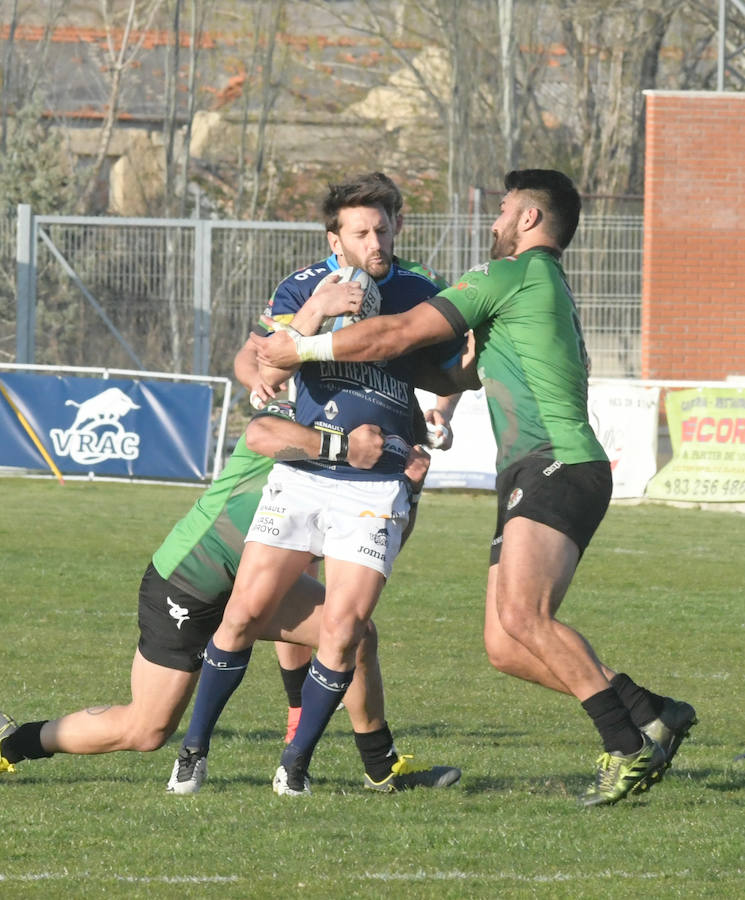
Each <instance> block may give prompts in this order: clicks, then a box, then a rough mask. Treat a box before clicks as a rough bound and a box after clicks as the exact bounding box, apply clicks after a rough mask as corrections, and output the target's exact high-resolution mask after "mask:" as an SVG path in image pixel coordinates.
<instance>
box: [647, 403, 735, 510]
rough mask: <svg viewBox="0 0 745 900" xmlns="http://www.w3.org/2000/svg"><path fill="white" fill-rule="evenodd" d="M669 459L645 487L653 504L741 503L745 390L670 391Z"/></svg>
mask: <svg viewBox="0 0 745 900" xmlns="http://www.w3.org/2000/svg"><path fill="white" fill-rule="evenodd" d="M665 409H666V412H667V422H668V427H669V429H670V443H671V444H672V450H673V458H672V460H671V461H670V462H669V463H668V464H667V465H666V466H664V467H663V468H662V469H660V471H659V472H658V473H657V475H656V476H655V477H654V478H653V479H652V480H651V481H650V483H649V485H648V486H647V496H648V497H650V498H652V499H654V500H683V501H685V500H688V501H692V502H707V503H711V502H714V503H716V502H720V501H721V502H727V501H729V502H732V501H739V502H740V503H742V502H743V501H745V389H743V388H694V389H691V390H683V391H670V392H669V393H668V394H667V397H666V402H665Z"/></svg>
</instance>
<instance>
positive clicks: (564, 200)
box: [504, 169, 582, 250]
mask: <svg viewBox="0 0 745 900" xmlns="http://www.w3.org/2000/svg"><path fill="white" fill-rule="evenodd" d="M504 186H505V188H506V189H507V190H508V191H526V192H529V193H531V194H533V196H534V199H535V204H536V206H538V207H539V208H540V209H541V212H542V213H543V214H544V215H545V216H546V219H547V220H548V227H549V229H550V230H551V231H552V232H553V235H554V237H555V238H556V243H557V244H558V245H559V246H560V247H561V249H562V250H563V249H564V248H565V247H568V246H569V243H570V241H571V240H572V238H573V237H574V232H575V231H576V230H577V224H578V223H579V214H580V210H581V209H582V201H581V200H580V196H579V193H578V191H577V188H576V187H575V186H574V182H573V181H572V179H571V178H569V177H568V176H566V175H565V174H564V173H563V172H557V171H556V170H555V169H515V170H513V171H512V172H508V173H507V174H506V175H505V176H504Z"/></svg>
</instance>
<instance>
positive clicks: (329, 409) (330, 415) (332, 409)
mask: <svg viewBox="0 0 745 900" xmlns="http://www.w3.org/2000/svg"><path fill="white" fill-rule="evenodd" d="M323 414H324V415H325V416H326V418H327V419H328V420H329V422H333V420H334V419H335V418H336V417H337V416H338V415H339V407H338V406H337V405H336V403H334V401H333V400H329V402H328V403H327V404H326V405H325V406H324V407H323Z"/></svg>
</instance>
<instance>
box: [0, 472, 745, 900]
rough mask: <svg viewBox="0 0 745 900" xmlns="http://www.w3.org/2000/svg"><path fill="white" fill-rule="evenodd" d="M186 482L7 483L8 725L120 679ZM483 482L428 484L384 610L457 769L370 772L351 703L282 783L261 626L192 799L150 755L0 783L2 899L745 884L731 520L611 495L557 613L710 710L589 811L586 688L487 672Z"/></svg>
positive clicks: (392, 663) (407, 702)
mask: <svg viewBox="0 0 745 900" xmlns="http://www.w3.org/2000/svg"><path fill="white" fill-rule="evenodd" d="M195 496H196V491H195V490H192V489H189V488H175V487H174V488H169V487H159V486H140V485H112V484H96V483H71V484H67V485H66V486H64V487H61V486H59V485H58V484H56V482H52V481H29V480H23V479H7V478H6V479H0V540H1V543H0V567H1V570H2V575H3V586H4V590H3V593H4V597H3V600H4V602H3V603H2V607H0V634H1V635H2V660H1V661H0V708H2V709H4V710H6V711H7V712H10V713H11V714H12V715H14V716H15V717H16V718H17V719H18V720H19V721H21V720H22V721H28V720H34V719H40V718H51V717H55V716H58V715H60V714H62V713H65V712H69V711H71V710H73V709H77V708H79V707H83V706H90V705H95V704H100V703H107V702H122V701H126V700H127V698H128V678H129V663H130V661H131V657H132V652H133V650H134V647H135V644H136V639H137V617H136V597H137V588H138V585H139V580H140V576H141V574H142V572H143V570H144V568H145V565H146V564H147V562H148V560H149V556H150V554H151V552H152V551H153V550H154V549H155V547H156V546H157V545H158V543H159V541H160V540H161V539H162V537H163V536H164V535H165V533H166V532H167V531H168V529H169V528H170V526H171V524H172V523H173V521H175V519H176V518H177V517H178V516H179V515H180V514H181V513H182V512H183V511H185V509H186V508H187V507H188V506H189V504H190V503H191V501H192V500H193V498H194V497H195ZM493 523H494V499H493V497H490V496H486V495H470V494H451V493H448V494H436V493H434V492H431V493H428V494H426V495H425V497H424V498H423V500H422V504H421V511H420V518H419V522H418V525H417V528H416V530H415V532H414V535H413V536H412V538H411V540H410V542H409V544H408V545H407V547H406V548H405V550H404V551H403V553H402V555H401V557H400V558H399V560H398V563H397V569H396V571H395V572H394V575H393V577H392V579H391V582H390V584H389V585H388V587H387V588H386V591H385V593H384V595H383V598H382V600H381V603H380V605H379V608H378V611H377V613H376V616H375V620H376V623H377V625H378V629H379V632H380V639H381V661H382V666H383V674H384V677H385V680H386V700H387V707H388V719H389V722H390V724H391V727H392V729H393V732H394V735H395V736H396V740H397V745H398V747H399V749H400V750H401V751H403V752H415V753H416V754H417V755H418V756H420V757H425V758H427V759H429V760H431V761H432V762H447V763H453V764H457V765H459V766H461V767H462V769H463V779H462V781H461V783H460V785H458V786H456V787H454V788H451V789H449V790H443V791H430V792H427V791H425V790H419V791H414V792H411V793H406V794H397V795H392V796H382V795H377V794H375V795H373V794H370V793H368V792H363V790H362V788H361V782H362V771H361V765H360V762H359V757H358V756H357V752H356V750H355V748H354V742H353V740H352V737H351V731H350V727H349V721H348V718H347V716H346V713H344V712H343V711H341V712H338V713H337V714H336V715H335V717H334V718H333V720H332V722H331V724H330V726H329V729H328V731H327V733H326V735H325V736H324V738H323V739H322V741H321V743H320V744H319V747H318V750H317V752H316V756H315V758H314V761H313V766H312V774H313V776H314V794H313V796H312V797H311V798H307V799H306V798H302V799H299V800H296V801H292V800H288V798H278V797H276V796H275V795H274V794H273V793H272V791H271V787H270V779H271V775H272V774H273V771H274V768H275V767H276V765H277V760H278V755H279V752H280V749H281V739H282V734H283V728H284V719H285V700H284V695H283V692H282V688H281V683H280V679H279V676H278V672H277V666H276V660H275V658H274V655H273V649H272V647H271V646H270V645H268V644H264V645H261V646H260V647H259V648H258V649H257V651H256V652H255V654H254V659H253V661H252V663H251V667H250V670H249V674H248V676H247V677H246V679H245V681H244V683H243V685H242V687H241V689H240V691H239V692H238V694H236V696H235V697H234V699H233V702H232V703H231V705H230V706H229V707H228V708H227V710H226V711H225V714H224V715H223V718H222V720H221V722H220V725H219V727H218V731H217V734H216V738H215V740H214V742H213V745H212V752H211V754H210V769H211V772H210V779H209V781H208V782H207V785H206V786H205V788H204V789H203V790H202V792H201V793H200V794H199V795H198V796H196V797H176V796H171V795H167V794H166V793H165V790H164V788H165V783H166V781H167V779H168V775H169V773H170V769H171V766H172V764H173V759H174V757H175V753H176V751H177V747H178V740H179V739H180V736H181V733H180V732H179V733H177V735H176V736H175V737H174V738H173V740H172V741H171V743H170V744H169V745H168V746H166V747H165V748H163V749H162V750H159V751H157V752H155V753H151V754H135V753H120V754H111V755H108V756H100V757H70V756H59V755H58V756H55V757H54V758H53V759H49V760H41V761H38V762H27V763H22V764H21V765H20V766H19V767H18V772H17V774H15V775H5V776H0V819H1V822H2V825H1V826H0V893H1V894H2V896H3V897H4V898H5V897H8V898H26V897H46V898H48V897H53V898H56V897H64V898H68V897H70V898H84V897H100V896H103V895H106V896H107V897H128V898H129V897H148V898H192V897H194V898H196V897H200V898H201V897H220V898H221V900H222V898H225V900H232V898H275V897H276V898H279V897H285V898H287V897H304V898H309V900H315V898H319V900H320V898H325V900H336V898H352V897H362V898H378V897H381V896H386V895H387V896H390V897H394V898H487V897H500V898H502V897H504V898H513V897H515V898H523V897H540V898H577V897H589V898H596V897H597V898H637V897H641V896H645V897H655V898H659V897H717V898H719V897H745V763H742V762H733V758H734V757H735V756H736V755H737V754H739V753H741V752H742V751H744V750H745V715H744V714H743V701H742V693H743V656H744V653H743V651H744V648H745V602H744V597H745V590H744V588H745V575H744V574H743V561H742V560H743V555H742V554H743V550H742V548H743V547H744V546H745V516H742V515H737V514H731V513H726V512H709V511H702V510H697V509H672V508H663V507H655V506H647V505H645V506H633V507H632V506H613V507H612V508H611V510H610V512H609V513H608V516H607V517H606V520H605V522H604V523H603V525H602V527H601V529H600V531H599V532H598V535H597V536H596V538H595V541H594V542H593V544H592V545H591V547H590V549H589V550H588V552H587V554H586V556H585V559H584V561H583V563H582V565H581V567H580V569H579V572H578V574H577V577H576V580H575V583H574V586H573V588H572V589H571V591H570V594H569V596H568V598H567V600H566V602H565V605H564V610H563V617H564V619H565V620H566V621H568V622H570V623H571V624H573V625H575V626H576V627H578V628H579V629H580V630H581V631H583V632H584V633H585V634H586V636H587V637H588V638H589V639H590V640H591V641H592V643H593V644H594V646H595V648H596V650H597V651H598V652H599V654H600V655H601V656H602V658H603V659H604V660H605V661H606V662H607V663H608V664H609V665H611V666H613V667H615V668H617V669H619V670H621V671H626V672H628V673H629V674H630V675H631V676H632V677H634V678H636V680H638V681H639V682H640V683H642V684H645V685H647V686H648V687H651V688H653V689H655V690H657V691H660V692H662V693H669V694H671V695H673V696H675V697H678V698H683V699H686V700H688V701H689V702H691V703H693V704H694V705H695V706H696V708H697V710H698V714H699V720H700V724H699V725H698V726H697V727H696V728H695V729H694V730H693V732H692V736H691V739H690V740H689V741H687V742H685V743H684V744H683V747H682V749H681V751H680V752H679V754H678V756H677V758H676V762H675V765H674V767H673V768H672V769H671V770H670V771H669V772H668V774H667V776H666V777H665V780H664V781H663V783H662V784H661V785H660V786H659V787H656V788H654V790H652V791H651V793H650V794H649V795H648V796H645V797H643V798H642V799H640V800H635V801H623V802H622V803H619V804H618V805H617V806H615V807H611V808H601V809H594V810H582V809H580V808H579V807H578V806H577V805H576V801H575V796H576V795H577V794H578V793H579V792H580V791H581V790H582V789H583V788H584V787H585V786H586V784H587V783H589V781H590V780H591V776H592V772H593V765H594V761H595V757H596V756H597V754H598V752H599V751H600V745H599V741H598V739H597V736H596V735H595V733H594V731H593V729H592V726H591V724H590V722H589V720H588V719H587V717H586V716H585V715H584V713H583V712H582V710H581V708H580V707H579V705H578V704H577V703H576V701H574V700H572V699H570V698H567V697H563V696H559V695H555V694H552V693H550V692H548V691H546V690H544V689H541V688H538V687H535V686H533V685H529V684H526V683H523V682H519V681H517V680H515V679H511V678H508V677H506V676H503V675H500V674H498V673H497V672H495V671H494V670H493V669H491V668H490V667H489V665H488V664H487V662H486V658H485V655H484V652H483V649H482V644H481V622H482V603H483V587H484V582H485V575H486V557H487V552H488V543H489V539H490V537H491V533H492V529H493Z"/></svg>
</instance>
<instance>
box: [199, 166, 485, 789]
mask: <svg viewBox="0 0 745 900" xmlns="http://www.w3.org/2000/svg"><path fill="white" fill-rule="evenodd" d="M389 198H390V191H389V189H388V186H387V185H385V184H384V183H382V182H380V181H378V180H376V179H370V178H369V177H363V178H360V179H356V180H352V181H349V182H346V183H343V184H337V185H331V186H330V187H329V191H328V194H327V196H326V198H325V200H324V203H323V215H324V220H325V224H326V231H327V237H328V241H329V246H330V248H331V251H332V252H331V254H330V255H329V256H328V257H327V258H326V259H323V260H320V261H318V262H316V263H314V264H312V265H310V266H307V267H304V268H302V269H300V270H298V271H297V272H294V273H292V274H291V275H290V276H288V277H287V278H285V279H284V280H283V281H282V282H281V283H280V284H279V286H278V287H277V289H276V291H275V292H274V295H273V298H272V302H271V305H270V308H269V310H268V312H270V313H271V315H272V316H273V317H275V318H276V319H278V320H280V321H284V322H289V321H292V323H293V327H295V328H296V329H298V330H299V331H300V332H302V333H315V331H316V330H317V328H318V325H319V319H318V318H317V316H314V315H313V314H312V312H310V308H309V306H308V305H307V301H308V300H309V299H310V298H311V296H312V295H313V292H314V290H315V288H316V287H317V286H318V285H319V283H320V282H321V280H322V279H324V278H325V277H326V276H327V275H329V274H331V273H333V272H335V271H338V270H339V269H340V268H342V267H344V266H354V267H355V268H361V269H364V271H366V272H367V273H368V274H369V275H371V276H372V277H373V278H374V279H375V281H376V283H377V285H378V288H379V290H380V294H381V308H380V315H391V314H395V313H399V312H404V311H407V310H409V309H411V308H412V307H414V306H415V305H416V304H417V303H419V302H420V301H422V300H424V299H425V298H427V297H431V296H433V295H434V294H436V293H437V291H438V289H439V286H438V284H436V283H435V282H434V281H433V280H431V279H430V278H428V277H427V276H425V275H424V274H421V273H420V272H415V271H411V270H409V269H406V268H404V267H402V266H401V265H399V263H398V262H397V260H396V259H395V258H394V255H393V242H394V235H395V228H396V221H395V215H396V211H395V210H393V209H392V208H391V206H390V199H389ZM463 346H464V341H463V340H462V339H460V338H459V339H456V340H454V341H450V342H448V343H447V344H442V345H436V346H433V347H428V348H426V349H425V350H421V351H416V350H415V351H414V352H412V353H409V354H407V355H406V356H403V357H401V358H399V359H395V360H391V361H389V362H387V363H385V364H383V363H381V364H376V363H362V364H353V365H351V366H349V365H346V364H342V365H339V366H337V365H336V364H334V363H332V364H330V365H329V364H325V363H321V364H318V363H313V364H310V365H308V366H301V368H300V369H299V370H298V371H297V372H296V373H293V372H291V371H289V370H280V369H269V368H264V369H262V371H261V377H262V379H263V381H265V382H266V383H267V384H269V385H274V386H276V385H279V384H280V383H281V382H283V381H286V380H287V379H288V378H290V377H292V378H293V379H294V382H295V386H296V390H297V399H296V403H297V410H296V415H297V422H298V424H300V425H305V426H310V427H313V428H315V429H317V430H319V431H320V432H321V440H320V443H319V454H318V456H317V457H316V458H314V459H308V458H303V457H302V456H301V457H298V456H297V454H296V448H292V447H288V448H286V450H285V451H283V452H280V453H278V454H276V455H275V458H276V459H277V460H279V461H278V462H277V464H276V465H275V467H274V469H273V470H272V473H271V474H270V476H269V478H268V480H267V485H266V488H265V489H264V493H263V498H262V501H261V503H260V504H259V508H258V509H257V512H256V515H255V517H254V520H253V523H252V525H251V528H250V529H249V532H248V536H247V539H246V541H247V542H246V547H245V550H244V552H243V556H242V558H241V563H240V566H239V569H238V572H237V575H236V580H235V585H234V587H233V592H232V594H231V596H230V599H229V601H228V604H227V606H226V608H225V614H224V616H223V620H222V622H221V624H220V626H219V628H218V629H217V631H216V632H215V634H214V635H213V637H212V639H211V640H210V642H209V643H208V645H207V648H206V650H205V658H204V663H203V666H202V675H201V678H200V683H199V688H198V692H197V697H196V700H195V704H194V710H193V714H192V719H191V723H190V725H189V728H188V729H187V732H186V736H185V738H184V749H187V748H188V749H192V750H193V751H194V752H199V748H205V747H208V746H209V738H210V735H211V733H212V730H213V729H214V726H215V724H216V721H217V717H218V716H219V712H220V710H221V709H222V707H223V706H224V704H225V702H226V701H227V699H228V697H229V696H230V694H231V693H232V692H233V690H235V688H236V687H237V684H238V683H239V682H240V679H241V678H242V676H243V672H244V670H245V668H246V666H247V665H248V661H249V659H250V655H251V648H252V646H253V643H254V641H255V640H257V638H258V636H259V635H260V633H261V630H262V627H263V625H264V623H265V622H266V621H267V619H269V618H270V617H271V616H272V615H273V614H274V612H275V610H276V608H277V606H278V604H279V603H280V601H281V598H282V597H283V596H284V594H285V593H286V591H287V589H288V587H289V586H290V585H291V584H292V583H294V581H295V580H296V579H297V578H298V577H299V575H300V573H301V572H302V571H303V570H304V568H305V567H306V565H307V564H308V563H309V562H310V561H311V560H312V559H313V558H314V557H323V558H324V560H325V576H326V600H325V604H324V612H323V616H322V620H321V630H320V636H319V643H318V652H317V654H316V657H315V659H314V660H313V662H312V663H311V666H310V670H309V672H308V674H307V676H306V678H305V682H304V684H303V688H302V712H301V715H300V721H299V723H298V727H297V731H296V733H295V737H294V738H293V740H292V741H291V742H290V743H289V744H288V745H287V746H286V748H285V750H284V752H283V754H282V758H281V761H280V765H279V767H278V769H277V772H276V774H275V777H274V790H275V792H276V793H278V794H282V795H299V794H304V793H310V785H309V778H308V768H309V764H310V760H311V757H312V754H313V750H314V748H315V746H316V744H317V742H318V740H319V739H320V737H321V735H322V733H323V731H324V729H325V727H326V725H327V723H328V721H329V719H330V717H331V715H332V713H333V711H334V709H336V707H337V705H338V704H339V702H340V701H341V699H342V698H343V696H344V694H345V692H346V690H347V688H348V686H349V684H350V683H351V681H352V677H353V675H354V659H355V653H356V648H357V645H358V643H359V641H360V639H361V637H362V635H363V634H364V633H365V629H366V627H367V623H368V621H369V618H370V616H371V614H372V612H373V610H374V608H375V605H376V603H377V601H378V598H379V596H380V592H381V590H382V588H383V586H384V584H385V581H386V579H387V578H388V576H389V575H390V572H391V568H392V565H393V561H394V559H395V557H396V555H397V553H398V551H399V548H400V546H401V536H402V534H403V531H404V529H405V528H406V525H407V522H408V518H409V510H410V496H409V490H408V487H407V482H406V479H405V477H404V466H405V463H406V459H407V456H408V454H409V451H410V449H411V447H412V446H413V445H414V444H415V443H416V440H415V433H414V426H415V415H414V411H415V400H414V385H415V384H416V385H418V386H421V387H425V388H428V389H429V390H432V391H434V392H435V393H437V394H440V395H443V394H447V393H453V392H455V391H458V390H462V389H463V388H465V387H475V386H477V385H478V382H476V381H475V380H474V378H473V376H472V374H471V373H470V372H468V371H465V370H464V369H463V367H462V364H461V351H462V349H463ZM361 425H369V426H372V427H375V428H377V429H378V430H379V433H380V435H381V438H382V441H383V452H382V454H381V456H380V459H379V460H378V461H377V462H376V464H375V465H374V466H372V467H371V468H369V469H360V468H356V467H354V466H352V465H350V463H349V461H348V460H347V446H348V443H347V442H348V435H349V433H350V431H352V430H353V429H355V428H357V427H359V426H361ZM376 739H377V741H378V742H379V750H380V753H381V755H385V754H386V753H388V752H389V749H390V746H391V745H392V740H391V738H390V735H389V734H386V733H384V732H383V733H381V734H379V735H378V736H377V738H376ZM404 765H405V763H404Z"/></svg>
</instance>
